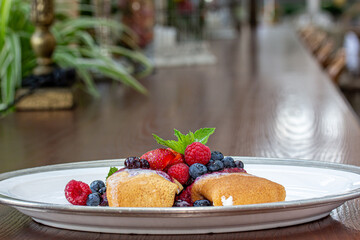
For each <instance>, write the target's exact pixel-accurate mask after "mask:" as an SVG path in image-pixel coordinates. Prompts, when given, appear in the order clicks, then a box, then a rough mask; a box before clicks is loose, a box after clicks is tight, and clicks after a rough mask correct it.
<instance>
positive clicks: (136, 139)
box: [0, 26, 360, 240]
mask: <svg viewBox="0 0 360 240" xmlns="http://www.w3.org/2000/svg"><path fill="white" fill-rule="evenodd" d="M242 31H243V32H242V33H241V36H240V37H239V39H236V40H222V41H214V42H212V50H213V52H214V53H215V54H216V56H217V59H218V63H217V64H216V65H211V66H194V67H178V68H168V69H158V70H157V71H156V73H155V74H154V75H153V76H151V77H149V78H147V79H145V80H143V81H142V82H143V83H144V85H145V86H146V87H147V88H148V89H149V92H150V95H149V96H142V95H140V94H138V93H136V92H134V91H132V90H129V89H125V88H124V87H123V86H121V85H120V86H119V85H117V84H109V83H99V85H98V86H99V89H100V92H101V95H102V97H101V99H91V98H89V97H86V96H85V95H84V96H82V97H81V98H80V99H79V103H78V106H77V107H76V108H75V109H74V110H73V111H57V112H17V113H15V114H12V115H9V116H7V117H6V118H4V119H1V120H0V158H1V161H0V172H6V171H11V170H16V169H22V168H28V167H35V166H42V165H48V164H56V163H66V162H75V161H88V160H96V159H110V158H122V157H128V156H133V155H138V156H139V155H141V154H142V153H144V152H145V151H148V150H150V149H153V148H156V147H158V145H157V144H156V142H155V141H154V140H153V138H152V136H151V133H156V134H158V135H160V136H163V137H165V138H169V139H170V138H172V137H173V136H172V134H173V132H172V129H173V128H177V129H179V130H180V131H182V132H187V131H188V130H196V129H198V128H201V127H216V131H215V134H214V135H213V136H212V137H211V138H210V140H209V142H208V146H210V148H211V149H213V150H220V151H222V152H223V153H225V154H226V155H241V156H259V157H280V158H300V159H314V160H319V161H329V162H338V163H346V164H353V165H358V166H359V165H360V125H359V120H358V119H357V118H356V116H355V114H354V113H353V111H352V110H351V109H350V107H349V105H348V104H347V102H346V101H345V99H344V98H343V96H342V95H341V93H340V92H339V90H338V89H337V88H336V87H335V86H334V85H333V84H332V83H331V82H330V80H329V79H328V77H327V76H326V75H325V73H324V72H322V70H321V69H320V67H319V66H318V65H317V63H316V62H315V60H314V59H313V58H312V57H311V55H310V54H309V53H308V52H307V50H306V49H305V48H304V47H303V46H302V45H301V43H300V41H299V40H298V39H297V37H296V34H295V33H294V31H293V29H291V28H290V27H288V26H280V27H275V28H259V29H258V30H257V31H256V32H251V31H249V30H246V29H243V30H242ZM39 187H41V186H39ZM359 211H360V201H359V200H358V199H357V200H354V201H349V202H347V203H345V204H344V205H342V206H341V207H339V208H337V209H335V210H334V211H332V213H331V215H330V216H329V217H326V218H324V219H321V220H319V221H315V222H312V223H307V224H302V225H298V226H292V227H285V228H280V229H272V230H262V231H253V232H242V233H229V234H211V235H198V236H195V235H188V236H148V238H149V239H158V238H159V239H341V240H345V239H360V221H359V219H360V212H359ZM95 238H99V239H100V238H101V239H127V238H129V239H144V236H137V235H125V236H124V235H115V234H102V233H87V232H77V231H68V230H60V229H56V228H51V227H47V226H43V225H40V224H37V223H35V222H33V221H32V220H31V219H30V218H29V217H27V216H25V215H23V214H21V213H19V212H17V211H16V210H14V209H12V208H10V207H7V206H0V239H95Z"/></svg>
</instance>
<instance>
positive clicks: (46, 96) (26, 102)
mask: <svg viewBox="0 0 360 240" xmlns="http://www.w3.org/2000/svg"><path fill="white" fill-rule="evenodd" d="M28 91H29V90H28V89H26V88H21V89H19V90H18V91H17V93H16V94H17V96H21V95H23V94H26V93H27V92H28ZM73 106H74V94H73V92H72V90H71V89H70V88H41V89H37V90H36V91H35V92H34V93H33V94H31V95H29V96H26V97H25V98H23V99H21V100H20V101H19V102H18V103H17V104H16V110H18V111H24V110H58V109H70V108H72V107H73Z"/></svg>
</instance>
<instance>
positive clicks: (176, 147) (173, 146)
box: [153, 134, 185, 152]
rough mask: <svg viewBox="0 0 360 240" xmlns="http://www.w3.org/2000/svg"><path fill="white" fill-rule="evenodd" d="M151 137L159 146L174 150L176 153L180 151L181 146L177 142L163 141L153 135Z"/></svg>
mask: <svg viewBox="0 0 360 240" xmlns="http://www.w3.org/2000/svg"><path fill="white" fill-rule="evenodd" d="M153 137H154V138H155V140H156V142H157V143H158V144H160V145H163V146H165V147H168V148H171V149H172V150H174V151H176V152H181V150H182V144H181V143H180V142H179V141H175V140H164V139H162V138H161V137H159V136H157V135H156V134H153ZM184 151H185V150H184Z"/></svg>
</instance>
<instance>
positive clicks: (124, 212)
mask: <svg viewBox="0 0 360 240" xmlns="http://www.w3.org/2000/svg"><path fill="white" fill-rule="evenodd" d="M234 158H236V159H239V160H242V161H243V162H244V163H245V169H246V170H247V171H248V172H249V173H251V174H254V175H257V176H261V177H265V178H268V179H270V180H273V181H275V182H278V183H280V184H282V185H284V186H285V189H286V191H287V197H286V201H284V202H277V203H266V204H254V205H244V206H226V207H200V208H195V207H191V208H111V207H87V206H72V205H70V204H69V203H67V201H66V199H65V197H64V187H65V185H66V183H67V182H68V181H70V180H71V179H76V180H81V181H84V182H87V183H90V182H91V181H93V180H96V179H104V178H105V176H106V175H107V172H108V169H109V166H122V164H123V160H103V161H92V162H78V163H70V164H60V165H52V166H44V167H38V168H31V169H25V170H19V171H14V172H9V173H3V174H0V203H2V204H7V205H10V206H12V207H15V208H16V209H18V210H19V211H20V212H22V213H24V214H26V215H28V216H30V217H32V218H33V219H34V220H35V221H36V222H39V223H42V224H45V225H49V226H53V227H58V228H65V229H73V230H80V231H91V232H109V233H135V234H199V233H216V232H236V231H249V230H257V229H267V228H275V227H284V226H289V225H295V224H300V223H305V222H309V221H313V220H317V219H320V218H322V217H325V216H327V215H328V214H329V213H330V212H331V210H332V209H334V208H336V207H338V206H340V205H341V204H343V203H344V202H345V201H347V200H350V199H354V198H356V197H359V196H360V168H359V167H355V166H351V165H343V164H334V163H325V162H318V161H307V160H293V159H269V158H251V157H234Z"/></svg>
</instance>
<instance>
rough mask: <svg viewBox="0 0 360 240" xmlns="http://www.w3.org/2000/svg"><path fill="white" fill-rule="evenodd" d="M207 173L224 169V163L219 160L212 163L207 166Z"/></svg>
mask: <svg viewBox="0 0 360 240" xmlns="http://www.w3.org/2000/svg"><path fill="white" fill-rule="evenodd" d="M207 168H208V170H209V172H218V171H221V170H223V169H224V163H223V162H222V161H220V160H216V161H214V162H213V163H210V164H208V165H207Z"/></svg>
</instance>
